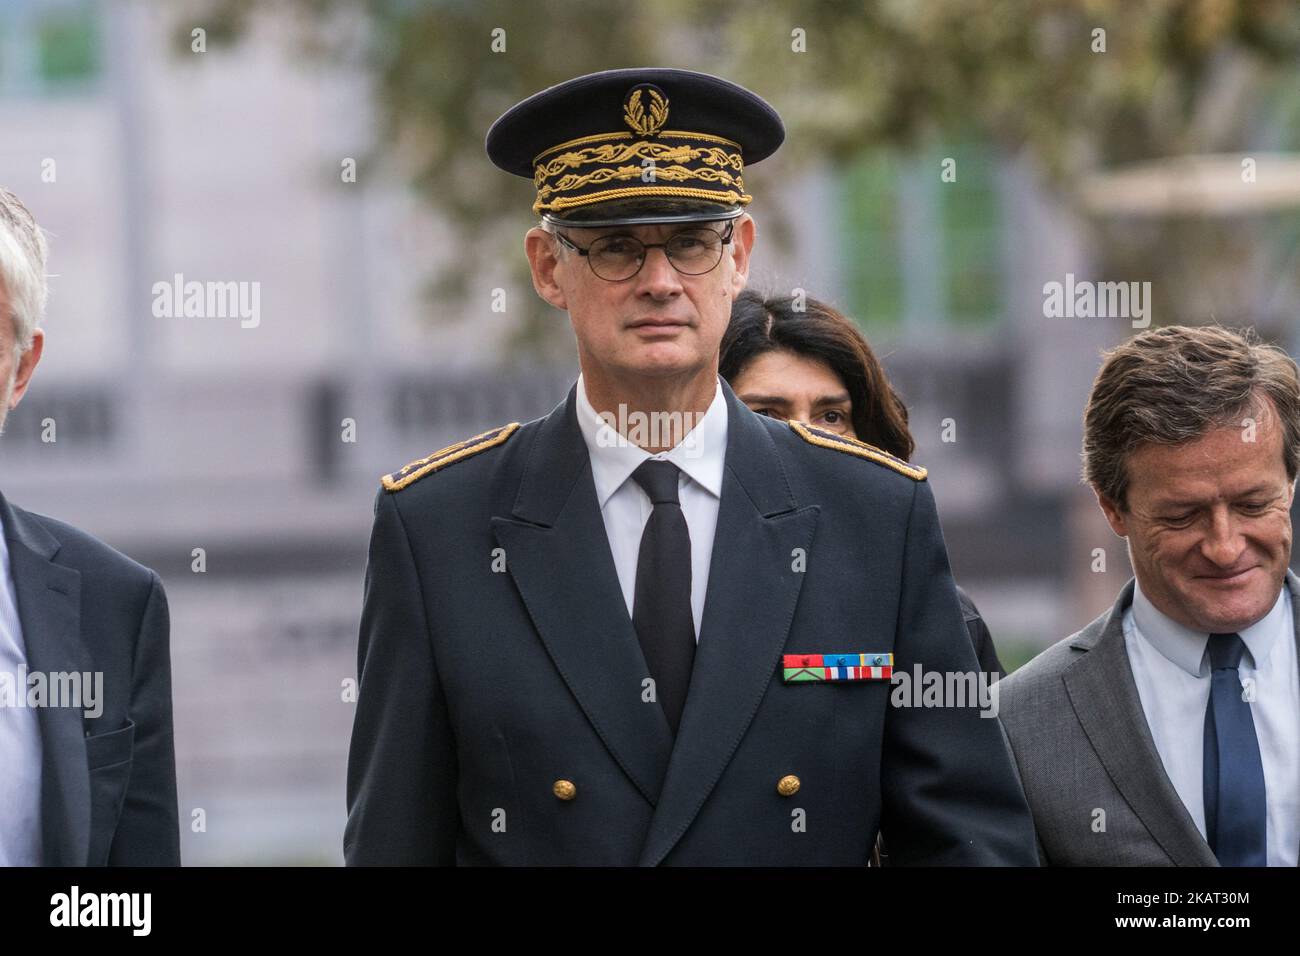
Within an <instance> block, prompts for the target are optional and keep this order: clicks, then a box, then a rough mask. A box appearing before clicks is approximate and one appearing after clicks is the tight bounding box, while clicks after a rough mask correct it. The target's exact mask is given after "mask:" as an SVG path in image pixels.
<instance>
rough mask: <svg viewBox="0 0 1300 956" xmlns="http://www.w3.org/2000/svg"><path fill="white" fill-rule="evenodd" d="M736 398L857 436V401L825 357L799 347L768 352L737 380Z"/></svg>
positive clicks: (779, 415)
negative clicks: (799, 352)
mask: <svg viewBox="0 0 1300 956" xmlns="http://www.w3.org/2000/svg"><path fill="white" fill-rule="evenodd" d="M730 385H731V388H732V391H734V392H735V393H736V397H737V398H739V399H740V400H741V401H742V402H744V403H745V404H746V405H748V406H749V407H750V408H751V409H752V410H753V411H755V412H758V413H759V414H760V415H769V416H771V417H772V418H779V419H782V420H786V419H790V418H793V419H796V420H797V421H801V422H807V423H808V424H810V425H816V426H817V427H818V428H824V429H826V431H829V432H835V433H837V434H840V435H848V436H849V437H850V438H857V437H858V435H857V432H856V431H854V429H853V402H852V400H851V399H850V398H849V390H848V389H847V388H845V387H844V382H843V381H842V380H841V379H840V377H839V376H838V375H836V374H835V371H834V370H833V369H832V368H831V367H830V366H829V365H827V364H826V363H825V362H823V361H822V360H821V359H818V358H812V357H810V356H807V355H796V354H795V353H794V352H788V351H785V350H777V351H772V352H764V353H763V354H762V355H760V356H758V358H755V359H751V360H750V362H749V364H748V365H746V366H745V367H744V368H743V369H742V370H741V372H740V374H739V375H737V376H736V377H735V378H734V379H732V381H731V382H730Z"/></svg>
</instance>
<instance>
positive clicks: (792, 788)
mask: <svg viewBox="0 0 1300 956" xmlns="http://www.w3.org/2000/svg"><path fill="white" fill-rule="evenodd" d="M776 792H777V793H779V794H780V795H781V796H783V797H793V796H794V795H795V794H796V793H798V792H799V778H798V777H796V776H795V775H794V774H792V773H788V774H786V775H785V776H784V777H782V778H781V779H780V780H778V781H777V782H776Z"/></svg>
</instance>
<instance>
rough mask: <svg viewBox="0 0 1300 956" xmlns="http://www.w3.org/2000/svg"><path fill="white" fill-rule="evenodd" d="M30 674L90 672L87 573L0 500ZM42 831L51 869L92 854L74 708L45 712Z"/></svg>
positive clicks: (86, 776) (86, 781)
mask: <svg viewBox="0 0 1300 956" xmlns="http://www.w3.org/2000/svg"><path fill="white" fill-rule="evenodd" d="M0 515H2V516H3V520H4V534H5V542H6V544H7V545H8V548H9V566H10V569H11V573H12V574H13V580H14V592H15V595H16V596H17V599H18V619H19V623H20V624H21V625H22V629H23V643H24V644H25V645H26V654H27V669H28V671H29V672H33V671H40V672H44V673H47V674H48V673H52V672H72V671H81V672H85V671H89V670H91V667H90V657H89V654H88V652H87V650H86V647H85V645H84V644H83V643H82V641H81V575H80V573H79V572H77V571H76V570H74V569H72V568H67V567H64V566H62V565H59V564H55V563H54V562H53V560H51V559H52V558H53V557H54V555H55V554H56V553H57V552H58V550H59V542H58V540H57V539H56V538H54V537H53V536H52V535H51V534H50V533H49V532H48V531H46V530H45V528H44V527H42V526H41V525H40V524H39V523H38V522H36V521H35V520H33V519H32V517H31V516H30V515H28V514H27V512H25V511H23V510H22V509H21V508H15V507H13V506H12V505H10V504H9V503H8V501H6V500H5V498H4V496H3V495H0ZM39 721H40V728H41V751H42V757H41V830H42V838H43V840H44V852H43V858H44V862H45V865H47V866H84V865H85V863H86V860H87V856H88V854H89V850H90V772H89V770H88V769H87V767H86V745H85V732H84V730H83V729H82V715H81V711H80V710H78V709H77V708H75V707H42V708H40V716H39Z"/></svg>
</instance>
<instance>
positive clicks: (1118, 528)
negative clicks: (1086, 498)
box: [1092, 485, 1128, 538]
mask: <svg viewBox="0 0 1300 956" xmlns="http://www.w3.org/2000/svg"><path fill="white" fill-rule="evenodd" d="M1092 492H1093V494H1095V495H1096V496H1097V504H1098V505H1100V506H1101V513H1102V514H1104V515H1105V516H1106V523H1107V524H1109V525H1110V530H1111V531H1114V532H1115V533H1116V534H1117V535H1119V536H1120V537H1121V538H1127V537H1128V513H1127V512H1126V511H1125V510H1124V509H1123V508H1121V507H1120V506H1119V505H1117V504H1116V503H1115V502H1113V501H1111V500H1110V499H1109V498H1107V497H1106V496H1105V495H1103V494H1102V493H1101V491H1100V490H1099V489H1098V488H1097V486H1096V485H1093V486H1092Z"/></svg>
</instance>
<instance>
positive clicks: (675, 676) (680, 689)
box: [632, 458, 695, 735]
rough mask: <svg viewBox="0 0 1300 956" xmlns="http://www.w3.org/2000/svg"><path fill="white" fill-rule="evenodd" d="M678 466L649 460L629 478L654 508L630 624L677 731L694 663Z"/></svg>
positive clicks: (646, 532) (686, 533)
mask: <svg viewBox="0 0 1300 956" xmlns="http://www.w3.org/2000/svg"><path fill="white" fill-rule="evenodd" d="M677 474H678V469H677V466H676V465H674V464H673V463H672V462H670V461H663V460H662V459H654V458H651V459H647V460H646V461H643V462H642V463H641V465H640V467H638V468H637V470H636V471H634V472H632V479H633V480H634V481H635V482H636V483H637V484H638V485H640V486H641V487H642V488H643V489H645V493H646V494H647V495H649V496H650V501H651V503H652V504H653V505H654V510H653V511H652V512H650V519H649V520H648V521H647V522H646V526H645V530H644V531H642V532H641V550H640V553H639V554H638V555H637V562H636V595H635V597H634V598H633V599H632V625H633V627H635V628H636V635H637V638H638V639H640V641H641V651H642V653H643V654H645V662H646V665H647V666H648V667H649V668H650V676H651V677H652V678H654V682H655V694H656V697H657V698H658V700H659V704H660V706H662V707H663V709H664V715H665V716H666V717H667V718H668V724H669V726H671V727H672V729H673V734H674V735H676V733H677V726H678V724H680V723H681V719H682V709H683V708H684V707H685V706H686V691H687V688H688V687H689V686H690V683H691V665H692V664H693V663H694V662H695V619H694V618H693V617H692V616H691V535H690V531H689V530H688V529H687V527H686V516H685V515H684V514H682V506H681V504H680V503H679V502H678V500H677Z"/></svg>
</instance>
